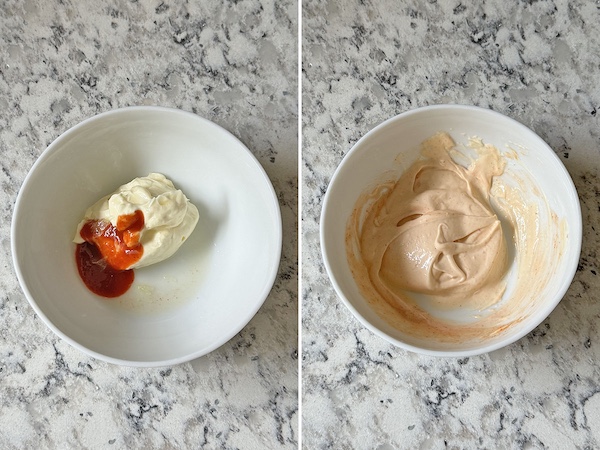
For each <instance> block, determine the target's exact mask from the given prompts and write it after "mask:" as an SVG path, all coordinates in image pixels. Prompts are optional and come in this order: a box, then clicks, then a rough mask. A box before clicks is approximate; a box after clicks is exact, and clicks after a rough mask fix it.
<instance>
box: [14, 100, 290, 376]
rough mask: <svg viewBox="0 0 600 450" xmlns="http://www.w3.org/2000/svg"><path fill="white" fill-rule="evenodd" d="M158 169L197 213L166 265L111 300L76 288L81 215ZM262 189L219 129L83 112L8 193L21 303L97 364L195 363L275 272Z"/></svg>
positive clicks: (239, 322)
mask: <svg viewBox="0 0 600 450" xmlns="http://www.w3.org/2000/svg"><path fill="white" fill-rule="evenodd" d="M150 172H161V173H164V174H165V175H166V176H167V177H168V178H170V179H171V180H172V181H173V182H174V184H175V186H176V187H177V188H180V189H181V190H182V191H183V192H184V193H185V194H186V195H187V197H188V198H189V199H190V200H191V202H192V203H194V204H195V205H196V206H197V207H198V209H199V211H200V220H199V223H198V225H197V227H196V229H195V231H194V232H193V234H192V235H191V236H190V238H189V239H188V241H187V242H185V243H184V245H183V246H182V247H181V249H180V250H179V252H178V253H176V254H175V255H174V256H173V257H171V258H170V259H168V260H166V261H163V262H161V263H158V264H156V265H154V266H150V267H148V268H143V269H138V270H136V273H135V276H136V279H135V282H134V285H133V286H132V288H131V289H130V290H129V291H128V292H127V293H126V294H125V295H124V296H122V297H119V298H118V299H115V300H110V299H103V298H100V297H97V296H95V295H94V294H92V293H91V292H90V291H88V290H87V288H86V287H85V286H84V285H83V283H82V281H81V280H80V278H79V275H78V273H77V267H76V265H75V260H74V251H75V245H74V244H73V243H72V239H73V237H74V233H75V228H76V226H77V223H78V221H79V220H81V218H82V216H83V213H84V212H85V209H86V208H87V207H89V206H90V205H91V204H93V203H94V202H95V201H96V200H98V199H99V198H100V197H102V196H104V195H106V194H109V193H111V192H113V191H114V190H115V189H116V188H117V187H118V186H120V185H121V184H124V183H126V182H128V181H130V180H132V179H133V178H135V177H138V176H145V175H147V174H148V173H150ZM280 251H281V218H280V212H279V206H278V203H277V199H276V196H275V194H274V191H273V187H272V185H271V184H270V181H269V179H268V177H267V176H266V174H265V172H264V170H263V169H262V167H261V166H260V164H259V163H258V162H257V161H256V159H255V158H254V157H253V156H252V155H251V153H250V152H249V151H248V150H247V148H246V147H245V146H244V145H243V144H242V143H241V142H240V141H238V140H237V139H236V138H235V137H233V136H232V135H231V134H230V133H228V132H227V131H225V130H223V129H222V128H220V127H218V126H217V125H215V124H213V123H211V122H209V121H206V120H204V119H201V118H199V117H197V116H195V115H193V114H190V113H185V112H182V111H177V110H169V109H163V108H151V107H136V108H126V109H122V110H116V111H112V112H110V113H105V114H102V115H100V116H96V117H93V118H92V119H89V120H87V121H85V122H83V123H81V124H79V125H78V126H76V127H74V128H72V129H71V130H69V131H68V132H66V133H65V134H63V135H62V136H61V137H59V138H58V139H57V140H56V141H55V142H53V143H52V144H51V146H50V147H49V148H48V149H47V150H46V152H44V154H43V155H42V156H41V157H40V158H39V160H38V161H37V162H36V164H35V165H34V167H33V168H32V170H31V172H30V174H29V175H28V177H27V178H26V180H25V183H24V184H23V187H22V189H21V191H20V193H19V197H18V199H17V204H16V206H15V212H14V218H13V256H14V261H15V267H16V269H17V274H18V276H19V279H20V282H21V284H22V286H23V289H24V291H25V294H26V296H27V297H28V299H29V301H30V302H31V304H32V306H33V307H34V309H35V310H36V312H37V313H38V314H39V315H40V316H41V317H42V319H44V320H45V322H46V323H47V324H48V325H49V326H50V327H51V328H52V329H53V330H54V331H55V332H56V333H58V334H59V335H60V336H61V337H63V338H65V339H67V340H68V341H69V342H70V343H71V344H73V345H75V346H76V347H78V348H80V349H82V350H84V351H86V352H88V353H91V354H92V355H94V356H97V357H99V358H102V359H105V360H108V361H111V362H117V363H125V364H130V365H162V364H171V363H177V362H181V361H184V360H188V359H192V358H194V357H198V356H201V355H203V354H205V353H208V352H209V351H211V350H213V349H214V348H216V347H218V346H220V345H221V344H223V343H225V342H226V341H227V340H229V339H230V338H231V337H232V336H234V335H235V334H236V333H237V332H239V331H240V330H241V329H242V328H243V327H244V326H245V325H246V324H247V323H248V321H249V320H250V319H251V318H252V317H253V315H254V314H255V313H256V311H257V310H258V308H259V307H260V306H261V304H262V303H263V302H264V300H265V298H266V296H267V295H268V293H269V291H270V289H271V287H272V284H273V281H274V279H275V275H276V272H277V268H278V265H279V257H280Z"/></svg>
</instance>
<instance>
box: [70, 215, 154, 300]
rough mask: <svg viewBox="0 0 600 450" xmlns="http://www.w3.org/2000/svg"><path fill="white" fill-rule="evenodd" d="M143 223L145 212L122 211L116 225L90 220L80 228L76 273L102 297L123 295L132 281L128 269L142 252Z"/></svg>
mask: <svg viewBox="0 0 600 450" xmlns="http://www.w3.org/2000/svg"><path fill="white" fill-rule="evenodd" d="M143 227H144V213H143V212H142V211H140V210H137V211H136V212H134V213H133V214H126V215H121V216H119V217H118V219H117V226H116V227H115V226H114V225H113V224H111V223H110V222H109V221H106V220H90V221H88V222H86V223H85V224H84V225H83V227H82V228H81V231H80V235H81V237H82V239H84V240H85V242H83V243H82V244H77V249H76V251H75V259H76V261H77V268H78V270H79V276H80V277H81V279H82V280H83V282H84V283H85V285H86V286H87V287H88V289H89V290H90V291H92V292H94V293H95V294H97V295H101V296H103V297H109V298H113V297H118V296H120V295H123V294H124V293H125V292H127V290H128V289H129V288H130V287H131V284H132V283H133V279H134V274H133V270H131V269H129V267H131V266H132V265H133V264H135V263H136V262H138V261H139V260H140V258H141V257H142V255H143V254H144V247H143V246H142V244H140V242H139V241H140V232H141V230H142V228H143Z"/></svg>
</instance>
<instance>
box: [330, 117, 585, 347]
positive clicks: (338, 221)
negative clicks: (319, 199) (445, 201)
mask: <svg viewBox="0 0 600 450" xmlns="http://www.w3.org/2000/svg"><path fill="white" fill-rule="evenodd" d="M440 131H446V132H448V133H449V134H450V135H451V136H452V137H453V138H454V139H455V141H456V142H457V143H466V141H467V139H468V138H469V137H473V136H477V137H479V138H482V139H483V141H484V142H485V143H489V144H492V145H494V146H495V147H496V148H498V149H499V150H501V151H502V150H505V149H507V147H510V148H511V149H512V150H514V151H515V152H516V153H517V154H518V161H519V167H521V168H526V170H527V171H528V172H529V174H530V177H531V178H532V179H533V180H535V183H536V184H537V186H538V187H539V189H540V190H541V191H542V192H543V193H544V194H545V196H546V199H547V201H548V203H549V206H550V208H551V209H552V210H553V211H554V212H555V213H556V214H557V216H558V218H559V220H560V219H563V220H564V221H565V222H566V228H567V233H566V239H567V241H568V242H565V243H564V248H563V250H564V251H563V253H562V255H561V256H560V261H559V262H558V264H556V266H555V268H554V269H553V270H554V271H555V275H556V276H553V277H552V278H551V280H550V282H549V283H548V284H547V285H546V287H545V289H544V291H543V292H538V293H536V294H535V295H536V296H537V297H539V299H541V301H536V303H535V307H534V308H532V310H531V311H529V313H528V317H527V318H526V319H525V320H523V321H522V322H521V323H519V324H517V325H515V326H513V327H511V328H509V330H508V331H507V332H506V333H504V334H501V335H498V336H496V337H494V338H490V339H488V340H486V341H484V342H478V343H473V342H464V343H456V344H452V345H449V344H440V343H439V342H437V341H436V340H435V339H423V338H418V339H417V338H415V337H414V336H411V335H410V334H407V333H404V332H403V331H402V330H399V329H396V328H393V327H391V326H390V325H388V323H387V322H386V321H384V320H383V319H382V318H381V317H379V316H378V315H377V314H376V313H375V312H374V311H373V310H372V309H371V307H370V306H369V304H368V302H367V301H366V300H365V299H364V297H363V296H362V295H361V293H360V291H359V289H358V287H357V285H356V283H355V281H354V279H353V277H352V273H351V271H350V268H349V265H348V261H347V258H346V249H345V239H344V235H345V233H344V231H345V228H346V224H347V220H348V217H349V216H350V214H351V212H352V210H353V208H354V206H355V202H356V200H357V198H358V197H359V196H360V194H362V193H363V192H364V191H365V190H366V189H368V188H370V187H374V186H375V185H376V184H377V183H379V182H381V181H382V180H383V179H385V178H386V175H385V174H386V173H387V174H389V178H390V179H396V178H397V176H398V173H401V171H402V169H406V168H408V167H409V166H410V164H412V162H414V161H415V159H416V158H417V157H418V156H419V150H420V144H421V143H422V142H423V141H424V140H425V139H427V138H429V137H431V136H432V135H434V134H435V133H437V132H440ZM512 163H514V162H509V165H510V164H512ZM393 168H395V170H392V169H393ZM513 169H514V170H517V166H516V165H514V166H510V167H509V166H507V170H513ZM527 195H529V193H526V194H525V196H527ZM532 201H533V200H532ZM321 246H322V251H323V257H324V261H325V266H326V268H327V271H328V273H329V275H330V278H331V280H332V283H333V285H334V287H335V289H336V291H337V293H338V295H339V296H340V297H341V298H342V300H343V301H344V303H345V304H346V305H347V306H348V307H349V309H350V310H351V311H352V312H353V313H354V314H355V316H356V317H357V318H358V319H359V320H360V321H361V322H363V324H365V325H366V326H367V327H368V328H370V329H371V330H372V331H374V332H375V333H377V334H379V335H381V336H382V337H384V338H385V339H388V340H389V341H390V342H392V343H394V344H396V345H399V346H402V347H405V348H408V349H410V350H413V351H418V352H421V353H428V354H443V355H466V354H476V353H482V352H485V351H490V350H493V349H495V348H499V347H501V346H503V345H506V344H507V343H510V342H513V341H515V340H516V339H518V338H520V337H522V336H523V335H525V334H526V333H528V332H529V331H531V330H532V329H533V328H535V326H537V325H539V323H541V321H543V320H544V319H545V317H547V315H548V314H549V313H550V312H551V311H552V309H553V308H554V307H555V306H556V304H557V303H558V302H559V301H560V300H561V298H562V296H563V295H564V293H565V292H566V290H567V288H568V286H569V285H570V283H571V281H572V278H573V275H574V273H575V269H576V267H577V262H578V259H579V252H580V247H581V211H580V206H579V200H578V197H577V193H576V191H575V188H574V185H573V182H572V180H571V178H570V176H569V174H568V173H567V171H566V169H565V168H564V166H563V164H562V163H561V162H560V161H559V159H558V158H557V157H556V155H555V154H554V152H553V151H552V150H551V149H550V148H549V147H548V146H547V145H546V144H545V143H544V142H543V141H542V140H541V139H540V138H539V137H538V136H537V135H536V134H535V133H533V132H532V131H531V130H529V129H528V128H526V127H525V126H523V125H521V124H519V123H517V122H516V121H514V120H512V119H509V118H507V117H505V116H503V115H501V114H498V113H495V112H493V111H490V110H485V109H481V108H476V107H468V106H453V105H442V106H433V107H426V108H421V109H417V110H414V111H411V112H409V113H405V114H401V115H399V116H396V117H394V118H392V119H390V120H388V121H386V122H384V123H383V124H381V125H379V126H378V127H377V128H375V129H373V130H372V131H371V132H369V133H368V134H367V135H365V136H364V137H363V138H362V139H361V140H360V141H359V142H358V143H357V144H356V145H355V146H354V147H353V148H352V149H351V151H350V152H349V153H348V154H347V155H346V157H345V158H344V160H343V161H342V163H341V164H340V166H339V167H338V169H337V171H336V173H335V174H334V176H333V178H332V180H331V183H330V185H329V188H328V191H327V194H326V198H325V202H324V206H323V212H322V217H321Z"/></svg>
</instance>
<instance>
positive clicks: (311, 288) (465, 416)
mask: <svg viewBox="0 0 600 450" xmlns="http://www.w3.org/2000/svg"><path fill="white" fill-rule="evenodd" d="M475 5H477V6H475ZM303 8H304V11H303V80H302V83H303V123H304V126H303V143H304V148H303V156H302V180H303V181H302V186H303V189H302V191H303V201H302V253H303V257H302V260H303V263H302V269H303V270H302V272H303V274H302V280H303V287H302V318H303V319H302V330H303V331H302V333H303V335H302V349H303V354H302V366H303V403H302V417H303V435H302V436H303V441H302V442H303V447H304V448H307V449H317V448H318V449H325V448H361V449H378V450H391V449H443V448H454V449H458V448H461V449H462V448H468V449H475V448H503V449H504V448H529V449H532V448H535V449H570V448H580V449H585V448H587V449H591V448H599V447H600V431H599V428H598V426H597V425H598V423H599V421H600V394H599V392H600V381H599V380H600V364H599V361H600V326H599V325H598V323H599V321H598V318H599V317H600V302H599V301H598V299H599V298H600V297H599V296H600V277H599V275H598V273H599V272H600V268H599V267H598V252H599V251H600V238H599V237H598V230H600V221H599V218H600V212H599V211H600V193H599V192H600V180H599V179H598V176H599V172H600V153H599V152H598V149H599V148H600V131H599V130H600V126H599V125H600V123H599V116H600V114H597V109H598V108H599V107H600V83H598V80H599V79H600V66H599V64H598V55H599V54H600V35H599V34H598V32H597V29H598V24H599V23H600V22H599V20H598V18H599V17H600V16H599V14H600V11H599V9H598V8H599V6H598V4H597V2H587V1H583V0H576V1H567V0H559V1H544V0H540V1H532V2H510V1H504V0H484V1H482V2H464V1H462V2H461V1H460V0H453V1H440V0H437V1H436V0H429V1H416V0H415V1H404V2H397V1H395V0H377V1H375V0H350V1H341V0H330V1H325V2H323V1H316V0H307V1H305V2H304V4H303ZM439 103H460V104H469V105H478V106H482V107H487V108H492V109H494V110H496V111H499V112H501V113H504V114H506V115H508V116H510V117H512V118H514V119H516V120H519V121H521V122H522V123H524V124H525V125H527V126H529V127H530V128H532V129H533V130H534V131H535V132H537V133H538V134H539V135H540V136H541V137H542V138H544V139H545V140H546V142H548V143H549V145H550V146H551V147H552V148H553V149H554V150H555V151H556V153H557V154H558V155H559V157H560V158H561V160H562V161H563V163H564V164H565V166H566V167H567V169H568V171H569V172H570V174H571V176H572V177H573V180H574V182H575V185H576V187H577V189H578V192H579V196H580V199H581V206H582V211H583V219H584V241H583V249H582V254H581V263H580V266H579V270H578V272H577V274H576V276H575V280H574V282H573V284H572V286H571V288H570V289H569V291H568V292H567V295H566V296H565V298H564V299H563V300H562V302H561V303H560V304H559V306H558V307H557V308H556V309H555V311H554V312H553V313H552V314H551V315H550V317H549V318H548V319H547V320H546V321H544V322H543V323H542V324H541V325H540V326H539V327H538V328H537V329H535V330H534V331H533V332H532V333H530V334H529V335H528V336H526V337H525V338H523V339H521V340H519V341H518V342H516V343H514V344H513V345H510V346H509V347H507V348H504V349H502V350H499V351H495V352H493V353H490V354H486V355H482V356H477V357H471V358H463V359H453V358H446V359H438V358H433V357H424V356H419V355H416V354H413V353H409V352H406V351H403V350H401V349H398V348H396V347H394V346H392V345H389V344H387V343H386V341H384V340H382V339H381V338H379V337H376V336H375V335H374V334H373V333H371V332H370V331H368V330H367V329H366V328H364V327H363V326H361V325H360V324H359V322H358V321H357V320H355V319H354V317H353V316H352V315H351V314H350V312H349V311H348V310H347V309H346V308H345V307H344V306H343V304H342V303H341V302H340V300H339V299H338V298H337V297H336V294H335V292H334V291H333V288H332V287H331V285H330V283H329V280H328V277H327V274H326V272H325V269H324V266H323V263H322V260H321V255H320V248H319V237H318V225H319V216H320V213H321V204H322V199H323V196H324V194H325V191H326V188H327V185H328V183H329V180H330V178H331V176H332V174H333V172H334V170H335V168H336V167H337V165H338V164H339V163H340V161H341V160H342V158H343V156H344V155H345V154H346V152H347V151H348V150H349V149H350V148H351V146H352V145H353V144H354V143H355V142H356V141H357V140H358V139H359V138H360V137H361V136H362V135H364V134H365V133H366V132H367V131H369V130H370V129H371V128H373V127H374V126H375V125H376V124H378V123H380V122H382V121H383V120H385V119H387V118H389V117H392V116H394V115H396V114H399V113H401V112H404V111H406V110H409V109H412V108H416V107H420V106H425V105H431V104H439Z"/></svg>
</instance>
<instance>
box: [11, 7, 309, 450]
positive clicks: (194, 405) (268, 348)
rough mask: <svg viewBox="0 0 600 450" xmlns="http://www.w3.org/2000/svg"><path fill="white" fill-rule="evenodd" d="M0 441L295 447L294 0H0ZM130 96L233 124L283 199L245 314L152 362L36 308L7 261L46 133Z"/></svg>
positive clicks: (135, 101)
mask: <svg viewBox="0 0 600 450" xmlns="http://www.w3.org/2000/svg"><path fill="white" fill-rule="evenodd" d="M1 10H2V14H1V15H0V43H1V46H0V48H1V51H0V168H1V171H0V185H1V186H2V195H1V196H0V243H1V246H0V267H1V269H2V271H1V273H0V448H3V449H12V448H53V449H54V448H89V449H92V448H93V449H101V448H105V449H123V448H162V449H166V448H169V449H174V448H227V449H235V448H240V449H247V448H251V449H264V448H290V449H291V448H296V447H297V441H298V433H299V428H298V412H297V411H298V382H297V376H298V375H297V372H298V371H297V367H298V347H297V343H298V341H297V323H298V316H297V281H298V277H297V258H298V257H297V159H298V153H297V120H298V119H297V109H298V108H297V20H298V17H297V15H298V14H297V11H298V10H297V3H296V2H294V1H287V0H284V1H270V0H264V1H261V0H241V1H235V2H233V1H232V2H222V1H217V0H214V1H213V0H208V1H202V2H199V1H182V2H166V1H165V2H162V1H149V2H146V1H144V2H142V1H136V0H132V1H128V0H121V1H119V0H117V1H110V2H97V1H92V0H78V1H74V0H73V1H71V0H60V1H54V0H51V1H36V0H24V1H11V0H8V1H2V2H1ZM130 105H160V106H167V107H174V108H180V109H183V110H186V111H191V112H194V113H196V114H198V115H200V116H202V117H204V118H207V119H209V120H212V121H214V122H216V123H217V124H219V125H221V126H223V127H224V128H226V129H227V130H229V131H231V132H232V133H233V134H234V135H236V136H237V137H238V138H240V139H241V140H242V141H243V142H244V143H245V144H246V145H247V146H248V147H249V148H250V150H251V151H252V152H253V153H254V155H255V156H256V157H257V158H258V160H259V161H260V162H261V163H262V165H263V167H264V168H265V170H266V171H267V173H268V175H269V176H270V178H271V180H272V182H273V185H274V187H275V190H276V192H277V195H278V197H279V201H280V205H281V210H282V216H283V231H284V246H283V256H282V261H281V267H280V271H279V275H278V277H277V280H276V283H275V286H274V288H273V291H272V292H271V294H270V295H269V297H268V298H267V300H266V302H265V304H264V305H263V307H262V308H261V309H260V311H259V312H258V314H257V315H256V316H255V317H254V319H253V320H252V321H251V322H250V323H249V324H248V326H247V327H246V328H245V329H244V330H243V331H242V332H240V333H239V334H238V335H237V336H235V337H234V338H233V339H232V340H231V341H230V342H228V343H226V344H225V345H223V346H222V347H221V348H219V349H218V350H216V351H214V352H213V353H211V354H209V355H207V356H205V357H202V358H199V359H197V360H195V361H192V362H190V363H186V364H182V365H179V366H175V367H165V368H160V369H132V368H126V367H119V366H113V365H110V364H106V363H104V362H101V361H99V360H96V359H93V358H91V357H88V356H87V355H85V354H83V353H81V352H79V351H77V350H75V349H73V348H71V347H70V346H69V345H68V344H66V343H65V342H63V341H61V340H60V339H58V338H57V337H56V336H55V335H54V334H53V333H52V332H51V331H50V330H49V329H48V328H47V327H46V326H45V325H44V324H43V323H42V321H41V320H40V319H38V318H37V316H36V315H35V313H34V311H33V310H32V309H31V307H30V306H29V304H28V303H27V301H26V299H25V297H24V295H23V293H22V291H21V289H20V287H19V285H18V282H17V279H16V276H15V274H14V270H13V268H12V261H11V254H10V221H11V215H12V208H13V206H14V202H15V199H16V196H17V192H18V190H19V187H20V186H21V183H22V182H23V180H24V178H25V176H26V174H27V172H28V171H29V169H30V167H31V166H32V164H33V163H34V161H35V160H36V159H37V158H38V156H39V155H40V153H41V152H42V151H43V150H44V149H45V148H46V146H47V145H48V144H49V143H50V142H51V141H52V140H54V139H55V138H57V137H58V136H59V135H60V134H61V133H63V132H64V131H66V130H67V129H68V128H70V127H71V126H73V125H75V124H77V123H78V122H80V121H82V120H83V119H86V118H88V117H90V116H93V115H95V114H98V113H101V112H104V111H108V110H111V109H114V108H118V107H124V106H130Z"/></svg>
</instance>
